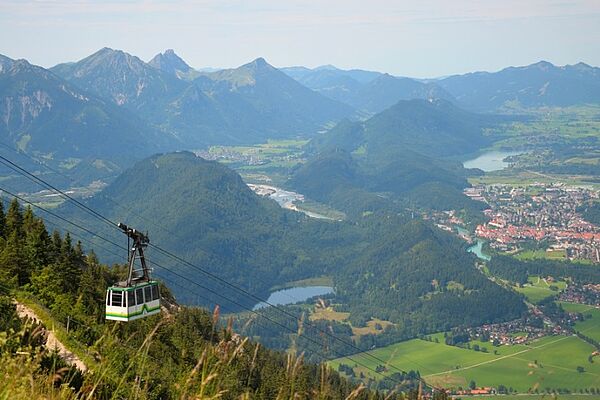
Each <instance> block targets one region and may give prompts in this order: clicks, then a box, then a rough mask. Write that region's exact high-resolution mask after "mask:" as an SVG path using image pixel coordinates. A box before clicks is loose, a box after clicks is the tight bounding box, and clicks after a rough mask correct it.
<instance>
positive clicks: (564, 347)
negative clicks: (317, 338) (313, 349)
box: [330, 336, 600, 393]
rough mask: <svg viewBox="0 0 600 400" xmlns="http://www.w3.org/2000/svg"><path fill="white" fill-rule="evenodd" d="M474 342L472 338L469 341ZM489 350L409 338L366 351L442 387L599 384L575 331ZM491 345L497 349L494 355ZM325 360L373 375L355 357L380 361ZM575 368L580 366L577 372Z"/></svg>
mask: <svg viewBox="0 0 600 400" xmlns="http://www.w3.org/2000/svg"><path fill="white" fill-rule="evenodd" d="M474 343H477V342H474ZM479 344H480V346H486V347H487V348H488V350H489V352H488V353H483V352H480V351H479V352H477V351H474V350H469V349H463V348H459V347H453V346H447V345H446V344H443V341H440V343H435V342H428V341H425V340H420V339H414V340H409V341H406V342H401V343H397V344H393V345H390V346H387V347H384V348H380V349H376V350H373V351H371V354H373V355H375V356H376V357H378V358H379V359H382V360H384V361H386V368H387V369H386V372H385V373H386V374H392V373H394V372H397V369H395V368H398V369H402V370H411V369H412V370H419V372H420V373H421V376H423V377H424V378H425V380H426V381H428V382H430V383H432V384H434V385H438V386H443V387H446V388H458V387H463V388H464V387H467V386H468V385H469V383H470V382H471V381H475V383H476V384H477V386H493V387H497V386H498V385H505V386H506V387H507V388H509V387H512V388H513V389H514V390H516V391H518V392H520V393H524V392H527V391H529V390H532V391H535V390H536V389H537V390H538V391H539V392H543V391H546V390H547V389H559V388H560V389H568V390H570V391H579V390H585V389H588V390H589V389H590V388H592V387H593V388H596V387H598V388H600V362H595V363H590V362H589V361H588V357H589V355H590V354H591V353H592V352H593V350H594V348H593V347H592V346H591V345H589V344H588V343H586V342H584V341H583V340H581V339H579V338H577V337H575V336H551V337H545V338H542V339H539V340H537V341H534V342H532V343H530V344H529V345H515V346H500V347H493V346H491V345H490V344H489V343H487V344H485V343H479ZM494 350H496V352H497V354H494ZM351 358H352V360H350V359H349V358H341V359H336V360H333V361H331V362H330V364H331V365H332V366H333V367H334V368H336V369H337V368H338V366H339V365H340V364H341V363H343V364H346V365H349V366H351V367H353V368H354V371H355V374H356V376H360V374H361V373H362V374H363V375H364V377H365V379H368V378H374V379H379V378H380V376H378V374H376V373H374V372H372V371H369V370H367V369H366V368H362V367H360V366H356V364H355V361H353V360H356V361H358V362H360V363H362V364H366V365H367V366H368V367H370V368H372V369H375V368H376V367H377V366H378V365H379V364H381V363H380V362H377V360H374V359H372V358H369V357H366V356H365V355H364V354H355V355H353V356H351ZM577 367H583V369H584V370H583V372H578V371H577Z"/></svg>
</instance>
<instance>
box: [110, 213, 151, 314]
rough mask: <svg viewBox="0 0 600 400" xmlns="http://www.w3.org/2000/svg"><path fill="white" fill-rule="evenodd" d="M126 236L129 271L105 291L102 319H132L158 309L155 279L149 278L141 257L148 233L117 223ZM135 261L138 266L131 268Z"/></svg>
mask: <svg viewBox="0 0 600 400" xmlns="http://www.w3.org/2000/svg"><path fill="white" fill-rule="evenodd" d="M119 228H121V229H122V230H123V232H125V234H126V235H127V237H128V239H131V240H132V241H133V246H132V247H131V248H130V249H129V274H128V276H127V280H126V281H123V282H118V283H117V284H115V285H113V286H111V287H109V288H108V289H107V290H106V319H110V320H114V321H133V320H135V319H139V318H144V317H146V316H149V315H154V314H158V313H159V312H160V293H159V290H158V282H156V281H153V280H151V279H150V271H149V269H148V267H147V265H146V259H145V258H144V248H146V247H147V246H148V244H149V243H150V240H149V239H148V236H147V235H145V234H143V233H141V232H139V231H137V230H135V229H133V228H129V227H128V226H127V225H125V224H119ZM136 260H139V261H140V264H141V269H135V261H136Z"/></svg>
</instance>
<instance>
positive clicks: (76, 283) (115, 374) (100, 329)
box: [0, 201, 443, 400]
mask: <svg viewBox="0 0 600 400" xmlns="http://www.w3.org/2000/svg"><path fill="white" fill-rule="evenodd" d="M124 273H125V271H124V269H123V268H120V267H113V268H109V267H107V266H106V265H103V264H100V263H99V261H98V259H97V257H96V256H95V255H94V254H93V253H92V252H90V253H88V254H86V253H85V252H84V251H83V250H82V246H81V244H80V243H76V244H75V243H73V241H72V238H71V236H69V235H68V234H67V235H65V236H62V237H61V235H60V234H59V233H57V232H54V233H53V234H50V233H49V232H48V231H47V230H46V227H45V224H44V222H43V221H42V220H41V219H39V218H38V217H36V216H35V215H34V214H33V213H32V212H31V209H27V210H22V209H21V208H20V206H19V204H18V203H17V202H16V201H13V202H12V203H11V204H10V206H9V207H8V210H7V212H6V213H5V212H4V207H3V205H2V202H0V337H2V342H1V343H0V376H3V377H5V379H3V381H2V382H1V383H0V390H1V393H2V396H3V398H7V399H8V398H10V399H41V398H60V399H65V400H71V399H73V400H74V399H81V398H94V399H108V398H127V399H129V398H137V399H148V400H150V399H179V398H182V399H187V398H202V399H206V398H222V399H240V398H243V399H275V398H280V399H288V398H295V399H312V398H322V399H332V400H333V399H344V398H352V399H363V400H366V399H377V400H379V399H381V400H383V399H384V398H386V399H401V398H404V397H403V396H402V395H400V394H392V395H388V396H384V395H383V394H381V393H377V392H374V391H370V390H368V389H365V388H358V387H357V386H356V385H354V384H352V383H350V382H349V381H347V380H346V379H344V378H342V377H340V376H339V375H338V374H337V372H335V371H332V370H330V369H329V368H328V367H326V366H325V365H315V364H307V363H305V362H303V359H302V356H301V355H295V354H294V355H292V354H289V355H288V354H283V353H277V352H273V351H270V350H267V349H265V348H264V347H263V346H260V345H258V344H257V343H252V342H250V341H249V340H248V339H247V338H244V337H242V336H240V335H238V334H236V333H235V332H233V331H232V329H231V327H230V326H228V327H224V326H223V325H221V324H219V323H218V321H219V311H218V310H215V312H214V313H213V315H212V316H211V315H210V314H209V313H208V312H207V311H206V310H202V309H198V308H186V307H181V306H178V305H177V304H176V303H175V302H174V300H173V298H172V297H171V295H170V293H169V290H168V289H167V288H166V287H165V286H163V287H162V289H161V294H162V302H163V308H162V310H161V314H160V315H157V316H152V317H147V318H145V319H141V320H136V321H132V322H127V323H121V322H114V321H105V320H104V299H105V297H104V296H105V290H106V287H107V286H108V285H109V284H111V283H113V282H115V281H117V280H119V279H122V278H123V277H124V275H123V274H124ZM15 298H16V300H17V301H19V302H21V303H26V304H27V305H28V306H29V307H30V308H33V309H35V310H37V311H36V312H37V313H38V315H37V316H38V317H39V318H41V319H42V320H41V325H40V324H39V322H40V321H37V322H35V323H34V322H33V321H31V320H21V319H20V318H19V317H18V315H17V312H16V311H17V310H16V306H15V304H14V303H13V301H14V299H15ZM44 325H45V326H46V327H47V328H48V329H52V330H53V331H54V332H55V334H56V335H57V336H60V337H61V340H63V341H64V343H66V344H67V345H68V346H70V347H71V350H72V351H74V352H76V354H77V355H78V357H79V358H80V359H83V360H85V363H86V366H87V371H86V372H81V371H79V370H77V369H76V368H75V367H71V366H69V365H68V364H67V362H66V361H65V360H63V359H61V358H59V356H57V353H55V352H54V351H53V349H51V348H48V347H46V346H45V343H46V336H45V334H44ZM397 383H398V384H399V385H400V386H399V387H398V388H399V389H400V388H403V389H410V388H411V387H412V388H414V387H415V386H416V382H415V381H414V380H413V381H410V380H405V381H401V380H398V381H397ZM414 394H415V393H412V396H413V397H414ZM348 396H350V397H348ZM442 398H443V397H442Z"/></svg>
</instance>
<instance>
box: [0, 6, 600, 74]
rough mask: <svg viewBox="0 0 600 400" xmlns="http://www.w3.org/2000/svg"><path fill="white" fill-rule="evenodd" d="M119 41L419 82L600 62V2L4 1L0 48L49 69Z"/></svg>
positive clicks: (229, 60) (217, 63)
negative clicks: (512, 67) (535, 64)
mask: <svg viewBox="0 0 600 400" xmlns="http://www.w3.org/2000/svg"><path fill="white" fill-rule="evenodd" d="M105 46H107V47H112V48H117V49H122V50H125V51H127V52H129V53H131V54H134V55H137V56H139V57H140V58H142V59H143V60H149V59H150V58H151V57H152V56H153V55H154V54H156V53H158V52H161V51H163V50H165V49H167V48H173V49H175V51H176V52H177V53H178V54H179V55H181V56H182V57H183V58H184V59H185V60H186V61H187V62H188V63H189V64H190V65H192V66H194V67H234V66H238V65H241V64H243V63H246V62H248V61H251V60H252V59H254V58H256V57H265V58H266V59H267V61H268V62H270V63H271V64H273V65H275V66H289V65H306V66H310V67H314V66H317V65H322V64H333V65H336V66H338V67H341V68H363V69H372V70H378V71H384V72H389V73H392V74H396V75H404V76H413V77H435V76H442V75H449V74H454V73H463V72H469V71H475V70H490V71H494V70H498V69H501V68H503V67H505V66H508V65H525V64H530V63H533V62H536V61H539V60H541V59H544V60H547V61H550V62H553V63H555V64H560V65H563V64H574V63H576V62H579V61H583V62H586V63H588V64H592V65H596V66H600V0H574V1H564V0H557V1H555V0H501V1H496V0H494V1H491V0H481V1H472V0H420V1H402V0H399V1H398V0H397V1H389V0H358V1H357V0H321V1H298V0H279V1H266V0H252V1H227V0H220V1H212V0H182V1H166V0H139V1H138V0H129V1H112V0H105V1H100V0H75V1H66V0H35V1H34V0H0V54H4V55H7V56H9V57H12V58H26V59H28V60H29V61H31V62H33V63H35V64H38V65H42V66H45V67H49V66H52V65H55V64H57V63H59V62H64V61H74V60H78V59H81V58H83V57H85V56H87V55H89V54H91V53H93V52H95V51H96V50H98V49H100V48H102V47H105Z"/></svg>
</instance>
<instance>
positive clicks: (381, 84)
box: [282, 66, 453, 115]
mask: <svg viewBox="0 0 600 400" xmlns="http://www.w3.org/2000/svg"><path fill="white" fill-rule="evenodd" d="M282 71H284V72H285V73H287V74H288V75H289V76H291V77H293V78H294V79H296V80H297V81H298V82H300V83H302V84H303V85H305V86H306V87H308V88H311V89H313V90H315V91H317V92H319V93H321V94H323V95H324V96H327V97H329V98H332V99H334V100H338V101H341V102H342V103H346V104H348V105H351V106H352V107H354V108H355V109H357V110H359V111H363V112H365V113H366V114H367V115H368V114H375V113H378V112H380V111H383V110H385V109H386V108H388V107H391V106H392V105H394V104H396V103H397V102H398V101H400V100H410V99H446V100H452V99H453V98H452V96H451V95H450V94H449V93H447V92H446V91H445V90H444V89H442V88H441V87H440V86H438V85H436V84H435V83H423V82H420V81H417V80H415V79H410V78H402V77H395V76H392V75H389V74H384V73H380V72H374V71H363V70H342V69H338V68H335V67H333V66H325V67H320V68H315V69H312V70H311V69H308V68H304V67H290V68H282Z"/></svg>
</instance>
